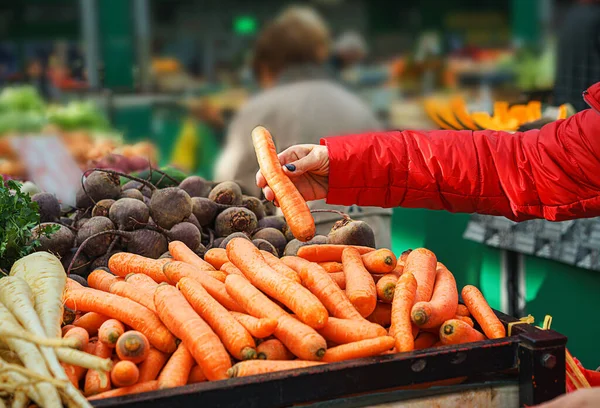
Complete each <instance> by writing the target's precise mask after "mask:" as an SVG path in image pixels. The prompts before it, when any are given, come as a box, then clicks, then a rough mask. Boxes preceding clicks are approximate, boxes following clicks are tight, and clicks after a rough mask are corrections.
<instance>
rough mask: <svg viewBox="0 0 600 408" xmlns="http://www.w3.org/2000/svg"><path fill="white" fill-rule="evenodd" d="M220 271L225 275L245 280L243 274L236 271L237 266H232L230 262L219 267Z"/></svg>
mask: <svg viewBox="0 0 600 408" xmlns="http://www.w3.org/2000/svg"><path fill="white" fill-rule="evenodd" d="M221 271H223V272H225V274H227V275H232V274H233V275H239V276H242V277H244V278H245V276H244V274H243V273H242V271H240V270H239V269H238V267H237V266H235V265H234V264H232V263H231V262H225V263H224V264H223V265H221Z"/></svg>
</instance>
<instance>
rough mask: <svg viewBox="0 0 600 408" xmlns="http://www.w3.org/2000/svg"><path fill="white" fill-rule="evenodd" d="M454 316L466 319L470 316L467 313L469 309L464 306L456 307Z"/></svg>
mask: <svg viewBox="0 0 600 408" xmlns="http://www.w3.org/2000/svg"><path fill="white" fill-rule="evenodd" d="M456 314H457V315H458V316H467V317H470V316H471V313H469V308H468V307H466V306H465V305H458V308H457V309H456Z"/></svg>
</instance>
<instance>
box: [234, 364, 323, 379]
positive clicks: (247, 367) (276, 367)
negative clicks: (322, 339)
mask: <svg viewBox="0 0 600 408" xmlns="http://www.w3.org/2000/svg"><path fill="white" fill-rule="evenodd" d="M321 364H325V363H320V362H318V361H304V360H291V361H287V360H279V361H278V360H252V361H242V362H241V363H237V364H236V365H234V366H233V367H231V369H230V370H229V371H228V373H227V374H228V375H229V377H230V378H236V377H248V376H250V375H259V374H267V373H274V372H277V371H284V370H294V369H298V368H307V367H314V366H317V365H321Z"/></svg>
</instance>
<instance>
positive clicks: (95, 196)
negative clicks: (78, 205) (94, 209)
mask: <svg viewBox="0 0 600 408" xmlns="http://www.w3.org/2000/svg"><path fill="white" fill-rule="evenodd" d="M83 186H84V190H85V192H86V193H87V195H88V196H89V197H90V198H91V199H92V201H94V202H98V201H100V200H103V199H105V198H112V199H116V198H118V197H119V194H121V184H120V180H119V176H117V175H114V174H109V173H106V172H102V171H92V172H91V173H90V174H88V175H87V177H86V178H85V181H84V182H83Z"/></svg>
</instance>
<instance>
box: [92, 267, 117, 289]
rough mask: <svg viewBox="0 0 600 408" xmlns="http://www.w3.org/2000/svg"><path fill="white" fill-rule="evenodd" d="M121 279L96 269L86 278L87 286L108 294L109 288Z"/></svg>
mask: <svg viewBox="0 0 600 408" xmlns="http://www.w3.org/2000/svg"><path fill="white" fill-rule="evenodd" d="M119 280H123V278H121V277H119V276H115V275H113V274H112V273H109V272H106V271H104V270H102V269H96V270H94V271H92V273H90V274H89V275H88V277H87V281H88V285H89V287H90V288H93V289H98V290H101V291H103V292H108V290H109V289H110V286H111V285H112V284H113V283H115V282H117V281H119Z"/></svg>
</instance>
